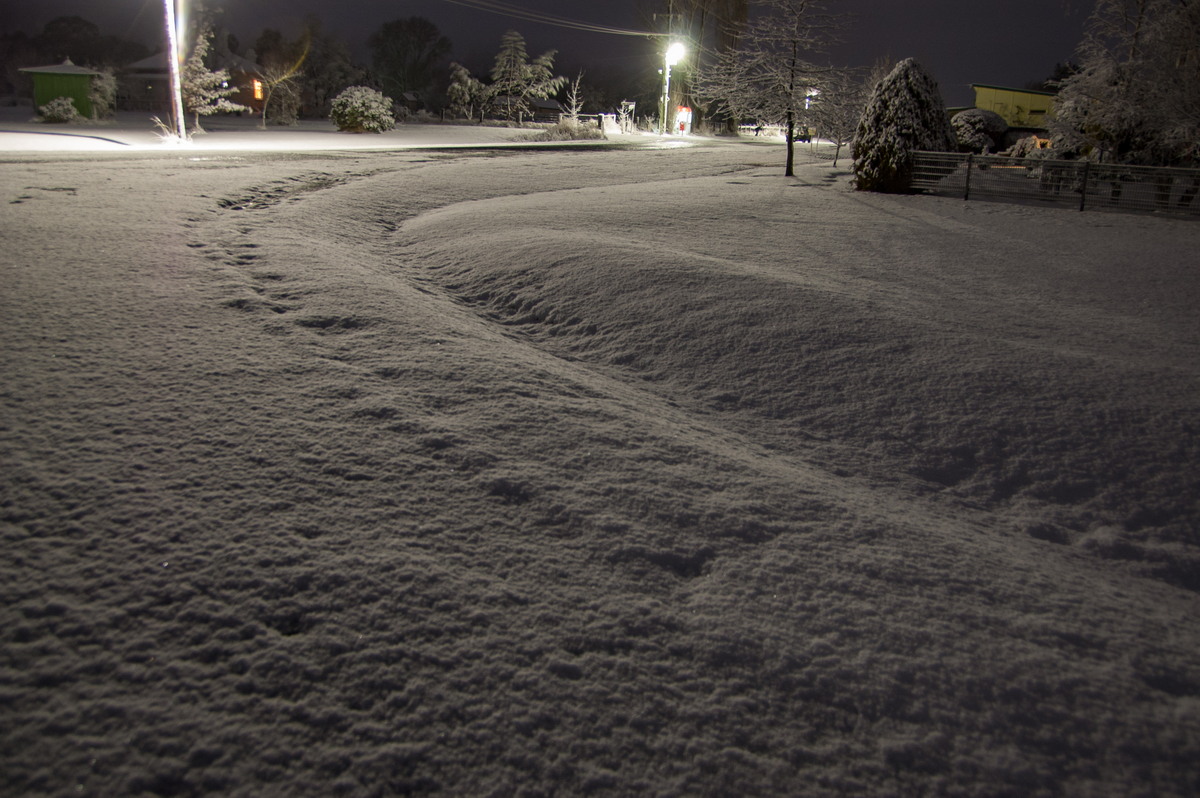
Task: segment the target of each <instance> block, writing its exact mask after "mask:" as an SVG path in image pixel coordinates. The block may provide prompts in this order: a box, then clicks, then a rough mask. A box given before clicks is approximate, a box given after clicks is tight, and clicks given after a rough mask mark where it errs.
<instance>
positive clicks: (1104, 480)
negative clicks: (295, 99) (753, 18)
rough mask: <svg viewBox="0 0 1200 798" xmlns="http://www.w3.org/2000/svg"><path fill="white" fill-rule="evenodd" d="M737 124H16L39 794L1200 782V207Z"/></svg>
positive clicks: (21, 391)
mask: <svg viewBox="0 0 1200 798" xmlns="http://www.w3.org/2000/svg"><path fill="white" fill-rule="evenodd" d="M6 129H7V128H6ZM439 130H441V129H439ZM470 130H476V131H477V130H478V129H470ZM14 135H18V134H0V150H5V149H9V150H11V149H13V148H15V147H16V146H18V145H17V144H16V143H15V142H13V140H12V139H8V141H10V142H13V143H12V144H11V146H10V147H5V145H4V141H5V137H6V136H14ZM20 135H30V134H28V133H22V134H20ZM33 135H36V134H33ZM211 135H212V136H213V137H214V138H218V137H220V136H222V135H226V134H223V133H220V132H217V133H214V134H211ZM230 135H232V134H230ZM247 135H250V134H249V133H247ZM314 135H315V134H314ZM448 135H453V134H448ZM343 138H345V137H343ZM693 143H695V144H696V146H687V145H686V143H684V142H671V144H672V145H673V146H670V147H663V146H652V145H648V146H644V147H626V148H622V149H613V150H594V149H586V150H583V149H581V150H576V151H571V150H566V151H564V150H543V151H537V150H528V149H525V150H521V149H512V150H496V149H492V150H486V151H472V150H463V151H461V152H444V151H422V150H402V149H398V150H392V151H380V152H366V151H362V150H353V149H351V148H348V147H337V148H335V149H329V150H326V151H323V152H286V151H283V152H271V151H257V152H248V151H241V150H238V149H236V148H231V149H224V150H223V149H221V148H219V147H217V148H207V149H193V150H187V151H174V152H172V151H156V150H153V149H148V150H136V151H132V150H122V149H120V145H113V146H114V149H113V150H112V151H106V152H100V153H61V152H60V153H53V152H46V153H29V152H23V153H17V152H12V151H8V152H0V162H2V163H0V186H2V187H3V193H4V202H3V204H2V205H0V208H2V209H3V210H2V211H0V231H2V233H3V242H4V252H3V255H2V256H0V267H2V284H3V290H2V291H0V318H2V319H3V322H4V323H3V326H2V327H0V370H2V371H0V373H3V375H4V378H3V380H2V381H0V468H2V473H3V481H2V483H0V491H2V492H0V535H2V537H3V546H4V552H5V557H4V560H3V564H2V565H0V629H2V630H3V632H2V635H3V638H2V639H3V644H2V647H0V741H2V743H0V792H2V793H4V794H6V795H7V794H12V795H40V794H51V795H66V794H72V795H75V794H80V795H98V796H99V795H116V794H122V795H139V794H149V795H196V794H203V793H214V794H225V795H245V796H252V795H264V794H277V795H296V796H309V795H311V796H327V795H339V794H345V795H395V794H408V793H414V794H426V793H428V794H441V795H497V796H501V795H577V794H595V795H680V796H683V795H713V796H717V795H784V794H786V795H814V796H822V795H920V794H925V795H980V796H1000V795H1011V796H1041V795H1044V796H1057V795H1088V796H1094V795H1112V796H1132V795H1146V796H1151V795H1153V796H1171V795H1177V796H1186V795H1194V794H1195V793H1196V791H1197V789H1198V787H1200V630H1198V629H1197V625H1196V617H1197V611H1198V610H1200V600H1198V596H1197V590H1198V589H1200V536H1198V534H1197V530H1198V529H1200V398H1198V397H1200V317H1198V315H1197V313H1196V308H1197V304H1198V301H1200V278H1198V275H1197V271H1196V269H1197V265H1198V264H1197V257H1196V253H1197V251H1200V227H1197V226H1196V225H1195V224H1194V223H1190V222H1188V221H1183V220H1178V219H1169V218H1157V217H1153V216H1122V215H1116V214H1102V213H1096V214H1090V213H1087V214H1080V213H1077V212H1074V211H1064V210H1054V209H1041V208H1026V207H1021V206H1013V205H998V204H989V203H969V204H967V203H963V202H960V201H957V200H948V199H939V198H932V197H895V196H879V195H864V194H859V193H855V192H853V191H851V190H850V188H849V185H848V181H847V174H846V172H845V171H844V170H835V169H833V168H831V167H830V166H829V165H828V164H824V163H808V164H802V165H801V166H800V168H799V169H798V175H797V177H796V178H795V179H787V178H784V177H782V176H781V172H782V169H781V164H782V147H781V146H780V145H778V144H766V143H762V142H742V143H731V142H726V143H714V142H707V143H706V142H693ZM301 149H320V148H319V147H315V146H314V147H312V148H309V147H302V148H301Z"/></svg>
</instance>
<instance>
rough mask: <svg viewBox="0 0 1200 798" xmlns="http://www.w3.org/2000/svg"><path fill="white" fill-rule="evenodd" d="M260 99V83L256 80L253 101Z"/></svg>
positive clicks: (261, 95)
mask: <svg viewBox="0 0 1200 798" xmlns="http://www.w3.org/2000/svg"><path fill="white" fill-rule="evenodd" d="M262 98H263V87H262V81H261V80H256V81H254V99H256V100H261V99H262Z"/></svg>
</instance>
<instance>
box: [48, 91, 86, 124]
mask: <svg viewBox="0 0 1200 798" xmlns="http://www.w3.org/2000/svg"><path fill="white" fill-rule="evenodd" d="M38 113H40V114H41V115H42V116H41V120H42V121H43V122H54V123H60V122H77V121H79V120H80V119H82V118H83V117H81V116H80V114H79V111H78V110H76V108H75V103H74V102H73V101H72V100H71V98H70V97H55V98H54V99H53V100H51V101H50V102H48V103H46V104H45V105H42V106H39V107H38Z"/></svg>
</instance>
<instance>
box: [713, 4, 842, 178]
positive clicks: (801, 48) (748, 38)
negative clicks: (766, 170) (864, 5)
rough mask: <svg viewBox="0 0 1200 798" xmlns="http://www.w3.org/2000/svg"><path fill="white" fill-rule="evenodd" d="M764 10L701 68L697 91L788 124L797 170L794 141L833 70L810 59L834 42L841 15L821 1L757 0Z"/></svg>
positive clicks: (751, 115) (733, 108) (739, 112)
mask: <svg viewBox="0 0 1200 798" xmlns="http://www.w3.org/2000/svg"><path fill="white" fill-rule="evenodd" d="M754 5H756V6H758V7H759V12H760V13H758V14H757V15H755V16H754V17H753V18H752V19H751V21H750V22H749V23H748V24H747V25H746V27H745V29H744V31H743V32H742V35H741V37H740V39H739V41H738V43H737V45H736V46H734V47H731V48H730V49H728V50H726V51H725V52H723V53H721V54H720V55H719V56H718V57H717V59H716V61H715V62H714V63H713V64H712V65H711V66H709V67H707V68H704V69H702V70H701V71H700V75H699V77H698V80H697V81H696V91H697V93H698V94H699V95H700V96H702V97H705V98H706V99H708V100H710V101H712V102H713V103H714V104H715V106H716V107H717V108H718V109H720V110H723V111H724V112H726V113H728V114H730V115H731V116H733V117H735V118H737V119H754V120H756V121H759V122H766V123H768V124H782V125H784V127H785V129H786V133H787V166H786V168H785V171H784V174H786V175H789V176H790V175H793V174H795V154H794V145H793V141H794V138H795V131H796V125H797V123H798V122H799V121H800V120H801V119H802V118H803V116H804V111H805V109H806V107H807V105H808V99H809V97H810V96H811V93H812V89H813V88H814V87H815V86H817V85H819V84H820V83H821V82H822V80H823V79H824V78H826V77H827V76H828V75H829V73H830V70H829V69H828V68H824V67H819V66H817V65H816V64H814V63H813V62H812V61H810V60H808V59H809V58H811V57H812V56H813V55H815V54H817V53H820V52H821V51H822V50H823V49H824V48H825V47H826V46H827V45H828V44H830V43H831V41H832V39H833V36H834V34H835V32H836V31H837V28H838V19H837V18H836V17H834V16H832V15H830V14H829V13H827V12H826V11H825V9H824V7H823V6H822V5H821V4H820V3H819V2H817V1H816V0H755V2H754Z"/></svg>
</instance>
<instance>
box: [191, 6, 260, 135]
mask: <svg viewBox="0 0 1200 798" xmlns="http://www.w3.org/2000/svg"><path fill="white" fill-rule="evenodd" d="M212 35H213V32H212V27H211V26H210V25H208V24H203V25H201V26H200V29H199V30H198V31H197V33H196V44H195V46H193V47H192V53H191V55H189V56H188V59H187V61H185V62H184V64H183V74H182V76H181V82H182V91H183V107H184V109H185V110H186V111H187V112H188V113H189V114H191V115H192V121H193V126H192V132H193V133H203V132H204V128H202V127H200V117H202V116H209V115H211V114H215V113H219V112H222V111H225V112H233V111H248V110H250V109H249V108H247V107H246V106H244V105H239V104H238V103H235V102H233V101H232V100H230V99H229V97H230V95H232V94H236V93H237V89H236V88H235V87H233V86H230V85H229V72H228V70H225V69H217V70H211V69H209V68H208V67H207V66H205V64H204V60H205V58H206V57H207V56H208V47H209V42H210V41H211V40H212Z"/></svg>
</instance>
